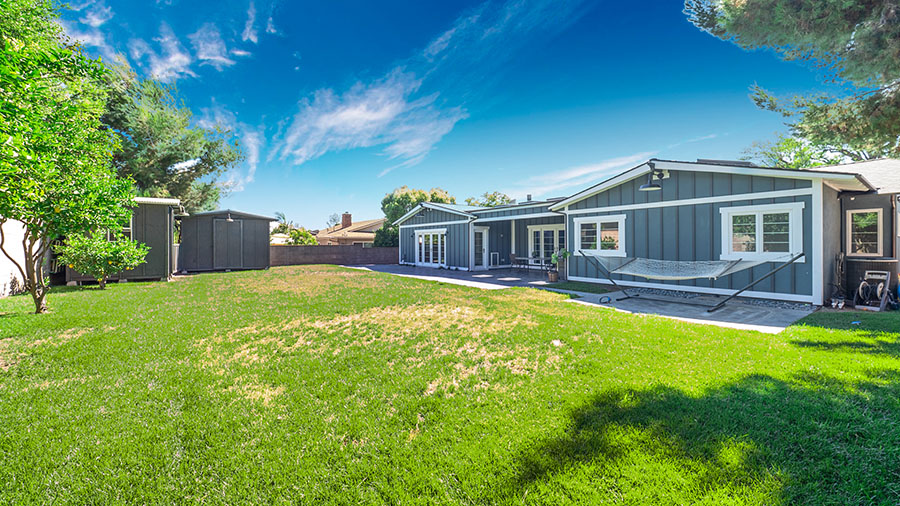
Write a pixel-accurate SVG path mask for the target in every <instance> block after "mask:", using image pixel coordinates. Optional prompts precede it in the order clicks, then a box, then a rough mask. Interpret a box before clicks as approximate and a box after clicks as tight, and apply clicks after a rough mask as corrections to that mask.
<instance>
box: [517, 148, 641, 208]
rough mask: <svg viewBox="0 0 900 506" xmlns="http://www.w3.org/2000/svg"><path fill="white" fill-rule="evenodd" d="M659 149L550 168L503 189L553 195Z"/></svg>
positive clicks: (611, 172)
mask: <svg viewBox="0 0 900 506" xmlns="http://www.w3.org/2000/svg"><path fill="white" fill-rule="evenodd" d="M656 153H657V152H656V151H643V152H640V153H634V154H632V155H626V156H620V157H616V158H609V159H606V160H603V161H600V162H598V163H593V164H588V165H579V166H576V167H569V168H567V169H563V170H559V171H551V172H548V173H547V174H543V175H539V176H533V177H530V178H528V179H526V180H524V181H523V182H522V183H521V184H518V185H516V186H513V187H510V188H508V189H506V190H504V192H505V193H507V194H508V195H510V196H512V197H515V198H522V197H524V196H526V195H529V194H531V195H536V196H544V197H552V196H554V195H555V194H556V193H557V192H559V191H561V190H565V189H568V188H574V187H579V186H584V185H586V184H589V183H597V182H600V181H602V180H604V179H607V178H609V177H611V176H613V175H615V174H616V173H618V172H620V171H621V170H622V169H626V168H630V167H633V166H635V165H637V164H639V163H641V162H644V161H646V160H648V159H649V158H651V157H653V155H655V154H656ZM551 169H552V168H551Z"/></svg>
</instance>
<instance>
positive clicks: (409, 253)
mask: <svg viewBox="0 0 900 506" xmlns="http://www.w3.org/2000/svg"><path fill="white" fill-rule="evenodd" d="M451 216H454V217H455V218H456V220H455V221H459V222H460V223H444V224H439V225H432V224H428V223H423V224H419V225H415V226H406V225H405V224H404V225H403V226H401V227H400V238H399V239H400V263H401V264H414V263H415V261H416V231H421V230H431V229H446V236H445V239H446V245H445V255H446V264H447V267H448V268H454V269H468V268H469V226H470V225H469V224H468V222H467V221H466V219H465V218H464V217H462V216H459V215H453V214H451ZM442 221H443V220H441V221H435V223H442Z"/></svg>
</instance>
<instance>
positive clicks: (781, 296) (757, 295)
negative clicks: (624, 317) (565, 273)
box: [569, 276, 818, 304]
mask: <svg viewBox="0 0 900 506" xmlns="http://www.w3.org/2000/svg"><path fill="white" fill-rule="evenodd" d="M569 279H570V280H572V281H584V282H585V283H596V284H601V285H612V282H611V281H610V280H609V279H607V278H587V277H584V276H569ZM616 283H617V284H618V285H619V286H626V287H627V286H634V287H638V288H657V289H662V290H674V291H679V292H695V293H705V294H712V295H731V294H733V293H734V292H736V291H737V290H731V289H728V288H707V287H705V286H687V285H670V284H665V283H648V282H644V281H619V280H618V279H617V280H616ZM740 297H750V298H753V299H772V300H783V301H789V302H806V303H810V304H818V303H817V302H815V300H814V297H812V296H810V295H798V294H793V293H775V292H755V291H750V290H748V291H746V292H742V293H741V295H740Z"/></svg>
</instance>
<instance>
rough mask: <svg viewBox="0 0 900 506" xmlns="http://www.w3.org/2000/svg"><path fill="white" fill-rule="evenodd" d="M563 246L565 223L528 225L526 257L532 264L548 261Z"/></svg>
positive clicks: (564, 244) (564, 241)
mask: <svg viewBox="0 0 900 506" xmlns="http://www.w3.org/2000/svg"><path fill="white" fill-rule="evenodd" d="M565 246H566V226H565V224H562V223H560V224H557V225H532V226H530V227H528V258H529V262H531V263H532V264H536V265H540V264H542V263H548V262H550V257H551V256H552V255H553V254H554V253H556V252H557V251H559V250H560V249H561V248H564V247H565Z"/></svg>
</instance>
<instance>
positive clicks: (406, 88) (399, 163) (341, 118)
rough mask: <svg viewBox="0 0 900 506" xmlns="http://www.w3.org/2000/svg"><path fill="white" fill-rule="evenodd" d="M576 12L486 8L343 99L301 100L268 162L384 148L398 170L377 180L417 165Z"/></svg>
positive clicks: (506, 5)
mask: <svg viewBox="0 0 900 506" xmlns="http://www.w3.org/2000/svg"><path fill="white" fill-rule="evenodd" d="M581 4H582V1H581V0H567V1H566V0H563V1H560V0H533V1H529V2H524V1H521V0H508V1H506V2H494V1H488V2H486V3H484V4H482V5H481V6H480V7H478V8H477V9H474V10H472V11H469V12H467V13H466V14H464V15H463V16H461V17H460V18H458V19H457V20H456V22H455V23H453V25H452V26H451V27H450V28H449V29H447V30H445V31H444V32H442V33H441V34H440V35H438V36H437V37H435V39H433V40H432V41H431V42H430V43H429V44H428V45H427V46H426V47H425V48H424V49H422V50H421V51H418V52H416V53H415V54H413V55H412V56H410V57H409V58H407V59H406V60H403V61H401V62H399V63H398V64H397V65H396V66H395V67H394V68H392V69H391V70H390V71H388V72H386V73H385V74H384V75H382V76H381V77H378V78H375V79H372V80H369V81H359V82H357V83H356V84H354V85H353V86H351V87H350V88H349V89H347V90H345V91H342V92H338V91H335V90H334V89H330V88H323V89H319V90H317V91H315V92H314V93H313V94H312V95H311V96H309V97H306V98H304V99H302V100H301V101H300V102H299V103H298V108H299V111H298V112H297V113H296V114H295V115H294V116H293V118H292V119H291V120H290V121H289V123H288V126H287V128H286V131H285V135H284V138H283V141H282V142H281V143H280V144H279V145H278V146H276V149H275V151H273V154H272V155H270V156H274V154H275V153H276V152H277V156H280V157H281V158H282V159H290V160H291V161H292V162H293V163H294V164H296V165H300V164H303V163H306V162H308V161H310V160H312V159H315V158H317V157H320V156H322V155H324V154H325V153H328V152H333V151H341V150H347V149H353V148H362V147H374V146H381V147H382V152H383V153H384V154H385V155H386V156H387V158H388V159H389V160H393V161H395V163H393V164H392V165H391V166H389V167H388V168H386V169H384V170H382V171H381V172H380V174H379V177H381V176H384V175H385V174H388V173H389V172H391V171H392V170H394V169H397V168H399V167H408V166H411V165H415V164H417V163H419V162H421V161H422V160H423V159H424V158H425V157H426V156H427V155H428V153H429V152H431V150H432V149H434V147H435V146H436V145H437V144H438V142H440V140H441V139H442V138H443V137H444V136H445V135H447V133H449V132H450V131H451V130H452V129H453V128H454V126H455V125H456V124H457V123H458V122H459V121H461V120H463V119H464V118H466V117H467V116H468V113H467V112H466V110H465V107H464V103H465V100H466V99H467V98H470V97H471V96H472V95H473V94H475V93H480V92H484V90H485V89H487V88H488V87H489V83H488V81H489V80H490V79H489V78H491V77H495V76H497V75H498V74H500V73H501V72H502V70H503V67H504V65H505V64H507V63H508V62H509V60H511V59H512V57H513V56H514V55H516V54H518V53H519V52H520V51H521V50H522V49H523V48H524V47H525V46H526V45H527V44H538V43H540V42H541V41H543V40H545V38H546V37H548V36H552V35H553V34H555V33H558V32H559V31H561V30H563V29H564V28H565V27H567V26H569V25H570V24H571V23H573V22H574V21H575V20H577V18H578V17H579V16H580V12H581V11H580V9H579V7H580V6H581ZM270 21H271V18H270ZM268 31H269V30H268V28H267V32H268Z"/></svg>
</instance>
